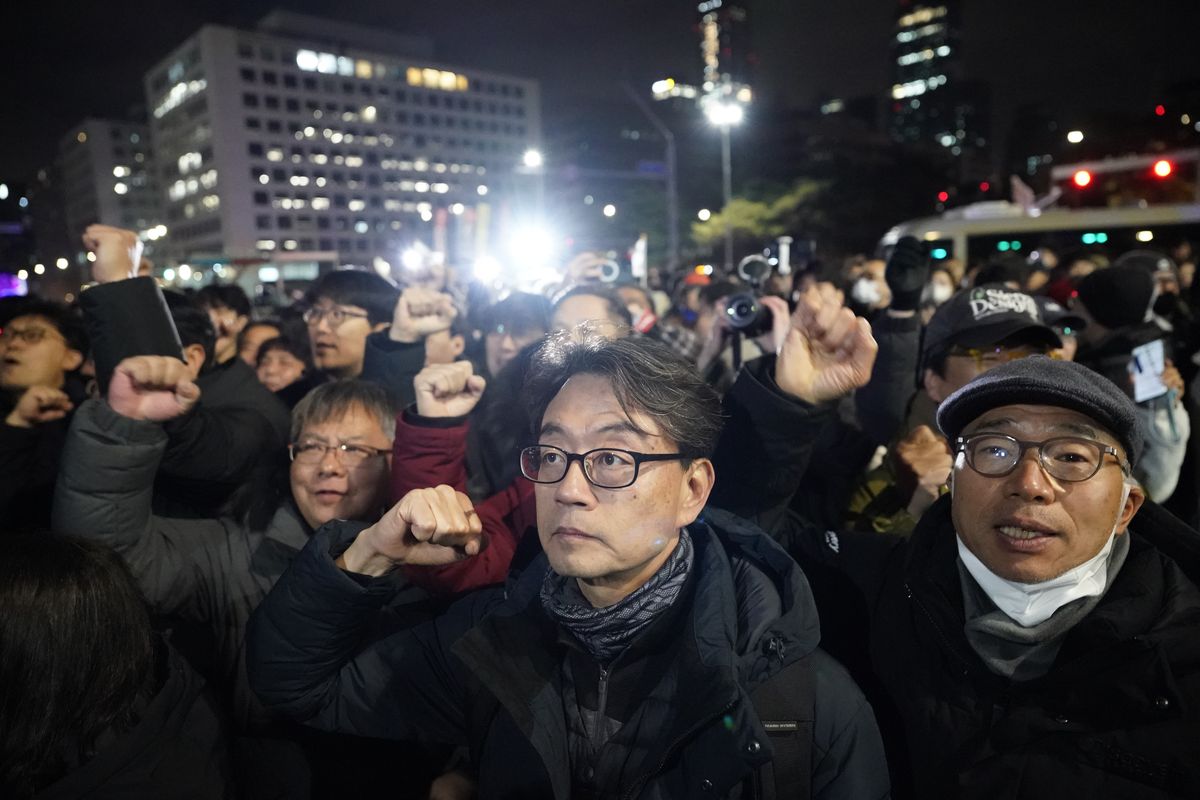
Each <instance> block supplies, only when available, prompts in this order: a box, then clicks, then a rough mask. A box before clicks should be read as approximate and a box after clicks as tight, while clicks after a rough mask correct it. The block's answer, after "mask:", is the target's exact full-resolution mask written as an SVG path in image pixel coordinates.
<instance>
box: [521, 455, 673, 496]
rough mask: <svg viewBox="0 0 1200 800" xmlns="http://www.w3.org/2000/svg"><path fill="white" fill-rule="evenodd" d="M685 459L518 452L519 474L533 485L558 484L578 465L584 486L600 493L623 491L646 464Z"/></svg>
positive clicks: (654, 456) (664, 456)
mask: <svg viewBox="0 0 1200 800" xmlns="http://www.w3.org/2000/svg"><path fill="white" fill-rule="evenodd" d="M688 458H690V456H685V455H684V454H683V453H653V454H647V453H634V452H632V451H630V450H619V449H616V448H612V447H600V448H597V449H595V450H588V451H587V452H586V453H568V452H567V451H566V450H563V449H562V448H561V447H555V446H553V445H549V444H535V445H533V446H532V447H526V448H525V449H524V450H522V451H521V474H522V475H524V476H525V477H526V478H528V479H529V480H531V481H533V482H534V483H558V482H559V481H561V480H562V479H563V478H565V477H566V476H567V470H569V469H570V468H571V463H572V462H574V461H578V462H579V463H580V464H582V465H583V477H585V478H587V480H588V483H590V484H592V485H593V486H595V487H598V488H600V489H624V488H625V487H627V486H632V485H633V482H634V481H636V480H637V479H638V472H639V471H640V468H641V466H642V464H644V463H646V462H647V461H679V460H683V459H688Z"/></svg>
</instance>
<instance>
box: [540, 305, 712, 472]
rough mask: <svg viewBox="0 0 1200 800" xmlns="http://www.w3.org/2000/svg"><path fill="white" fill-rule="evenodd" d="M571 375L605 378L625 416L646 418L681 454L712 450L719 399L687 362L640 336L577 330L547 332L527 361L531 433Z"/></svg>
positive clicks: (699, 454) (704, 453)
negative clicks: (606, 335)
mask: <svg viewBox="0 0 1200 800" xmlns="http://www.w3.org/2000/svg"><path fill="white" fill-rule="evenodd" d="M581 328H582V326H581ZM575 375H597V376H600V377H602V378H606V379H607V380H608V381H609V383H611V384H612V390H613V393H614V394H615V395H616V396H617V402H618V403H620V405H621V410H622V411H624V412H625V414H626V415H627V416H630V417H632V412H633V411H638V412H641V413H643V414H645V415H647V416H649V417H650V418H652V419H653V420H654V421H655V422H656V423H658V426H659V427H660V428H661V429H662V434H663V435H664V436H666V437H667V438H669V439H671V440H672V441H673V442H674V443H675V444H676V445H677V446H678V449H679V452H680V453H683V454H684V455H685V456H687V457H689V458H707V457H709V456H711V455H712V453H713V450H715V449H716V445H717V437H719V436H720V435H721V427H722V424H723V420H722V418H721V399H720V397H719V396H718V395H717V393H716V391H715V390H714V389H713V388H712V387H711V386H709V385H708V384H707V383H705V382H704V380H703V379H702V378H701V377H700V375H699V374H697V372H696V369H695V368H694V367H693V366H692V365H691V364H689V363H688V362H687V361H684V360H683V359H682V358H680V357H679V356H678V355H677V354H676V353H675V352H674V351H673V350H671V348H669V347H667V346H666V345H663V344H661V343H659V342H657V341H654V340H653V339H649V338H646V337H643V336H629V337H623V338H620V339H607V338H604V337H603V336H598V335H595V334H592V335H583V336H581V335H580V334H579V331H576V332H575V333H574V335H572V334H571V333H568V332H566V331H560V332H558V333H552V334H550V335H549V336H548V337H547V338H546V339H545V340H544V342H543V343H542V345H541V347H540V348H539V349H538V350H537V352H536V353H535V354H534V357H533V360H532V362H531V363H530V367H529V371H528V372H527V373H526V380H525V392H526V396H527V397H528V398H529V403H530V406H529V407H530V419H531V420H532V422H533V435H534V436H537V435H538V433H539V431H540V430H541V426H542V416H543V415H544V414H545V413H546V407H547V406H549V405H550V403H551V401H553V400H554V398H555V396H556V395H557V394H558V392H559V390H561V389H562V387H563V384H565V383H566V382H567V380H568V379H570V378H571V377H572V376H575ZM643 433H649V431H643Z"/></svg>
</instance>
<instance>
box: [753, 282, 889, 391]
mask: <svg viewBox="0 0 1200 800" xmlns="http://www.w3.org/2000/svg"><path fill="white" fill-rule="evenodd" d="M878 351H879V345H878V344H876V343H875V339H874V337H873V336H871V326H870V324H869V323H868V322H867V321H866V320H865V319H860V318H858V317H856V316H854V313H853V312H852V311H850V310H849V309H848V308H845V307H844V306H843V305H842V293H841V292H839V291H837V290H836V289H834V288H833V286H831V285H830V284H821V285H819V286H813V287H811V288H809V290H808V291H807V292H805V293H804V294H803V295H801V297H800V302H799V303H798V304H797V305H796V311H795V312H794V313H793V314H792V327H791V329H790V330H789V331H788V333H787V336H786V337H785V338H784V340H783V345H782V347H780V348H779V357H778V359H776V361H775V383H776V385H777V386H778V387H779V388H780V389H781V390H783V391H784V392H786V393H787V394H789V395H791V396H793V397H796V398H798V399H800V400H803V401H805V402H806V403H811V404H814V405H815V404H817V403H823V402H825V401H827V400H835V399H837V398H839V397H841V396H843V395H846V394H849V393H850V392H852V391H854V390H855V389H857V388H859V387H860V386H864V385H866V383H867V381H868V380H870V378H871V369H872V367H874V365H875V354H876V353H877V352H878Z"/></svg>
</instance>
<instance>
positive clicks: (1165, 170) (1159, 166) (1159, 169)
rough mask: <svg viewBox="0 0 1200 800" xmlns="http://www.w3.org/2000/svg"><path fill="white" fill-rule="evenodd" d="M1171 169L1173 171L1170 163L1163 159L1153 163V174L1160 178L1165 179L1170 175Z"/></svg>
mask: <svg viewBox="0 0 1200 800" xmlns="http://www.w3.org/2000/svg"><path fill="white" fill-rule="evenodd" d="M1172 169H1174V167H1173V166H1172V165H1171V162H1170V161H1167V160H1166V159H1165V158H1162V159H1159V160H1158V161H1155V162H1154V174H1155V175H1157V176H1158V177H1160V178H1165V177H1167V176H1168V175H1170V174H1171V170H1172Z"/></svg>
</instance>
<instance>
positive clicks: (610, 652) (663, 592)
mask: <svg viewBox="0 0 1200 800" xmlns="http://www.w3.org/2000/svg"><path fill="white" fill-rule="evenodd" d="M694 559H695V551H694V548H693V546H692V539H691V537H690V536H689V535H688V532H687V530H686V529H684V530H681V531H680V532H679V543H678V544H677V545H676V546H675V549H674V550H673V551H672V552H671V555H670V557H669V558H667V560H666V562H665V563H664V564H663V565H662V566H661V567H659V568H658V571H657V572H655V573H654V574H653V575H652V576H651V577H650V580H648V581H646V582H645V583H644V584H642V585H641V586H639V587H638V588H637V589H635V590H634V591H633V592H632V593H631V594H630V595H629V596H628V597H626V598H625V599H623V600H621V601H619V602H617V603H614V604H613V605H611V606H607V607H605V608H596V607H594V606H593V605H592V604H591V603H589V602H588V601H587V598H585V597H584V596H583V593H582V592H581V591H580V590H579V584H578V582H577V580H576V579H575V578H566V577H563V576H562V575H559V574H558V573H556V572H555V571H554V570H553V569H548V570H546V577H545V579H544V580H543V581H542V590H541V600H542V608H543V609H544V610H545V612H546V614H547V615H548V616H549V617H550V618H551V619H553V620H554V621H555V622H557V623H559V624H560V625H562V626H563V627H564V628H566V629H567V630H568V631H570V632H571V633H572V634H573V635H574V636H575V638H576V639H578V640H579V643H580V644H582V645H583V647H584V649H585V650H587V651H588V654H589V655H591V656H592V658H594V659H596V661H598V662H599V663H601V664H607V663H610V662H611V661H612V660H613V659H614V658H616V657H617V656H618V655H620V654H621V652H622V651H623V650H624V649H625V648H626V647H627V646H629V643H630V642H632V641H633V640H634V639H635V638H637V636H638V634H640V633H641V632H642V631H644V630H645V629H646V628H647V627H649V626H650V624H651V623H652V622H654V620H655V619H657V618H658V616H659V615H660V614H661V613H662V612H663V611H665V610H667V609H668V608H670V607H671V605H672V604H674V602H675V600H676V599H677V598H678V597H679V593H680V592H681V591H682V590H683V586H684V584H685V583H686V582H687V577H688V574H689V573H690V572H691V569H692V562H693V561H694Z"/></svg>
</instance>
